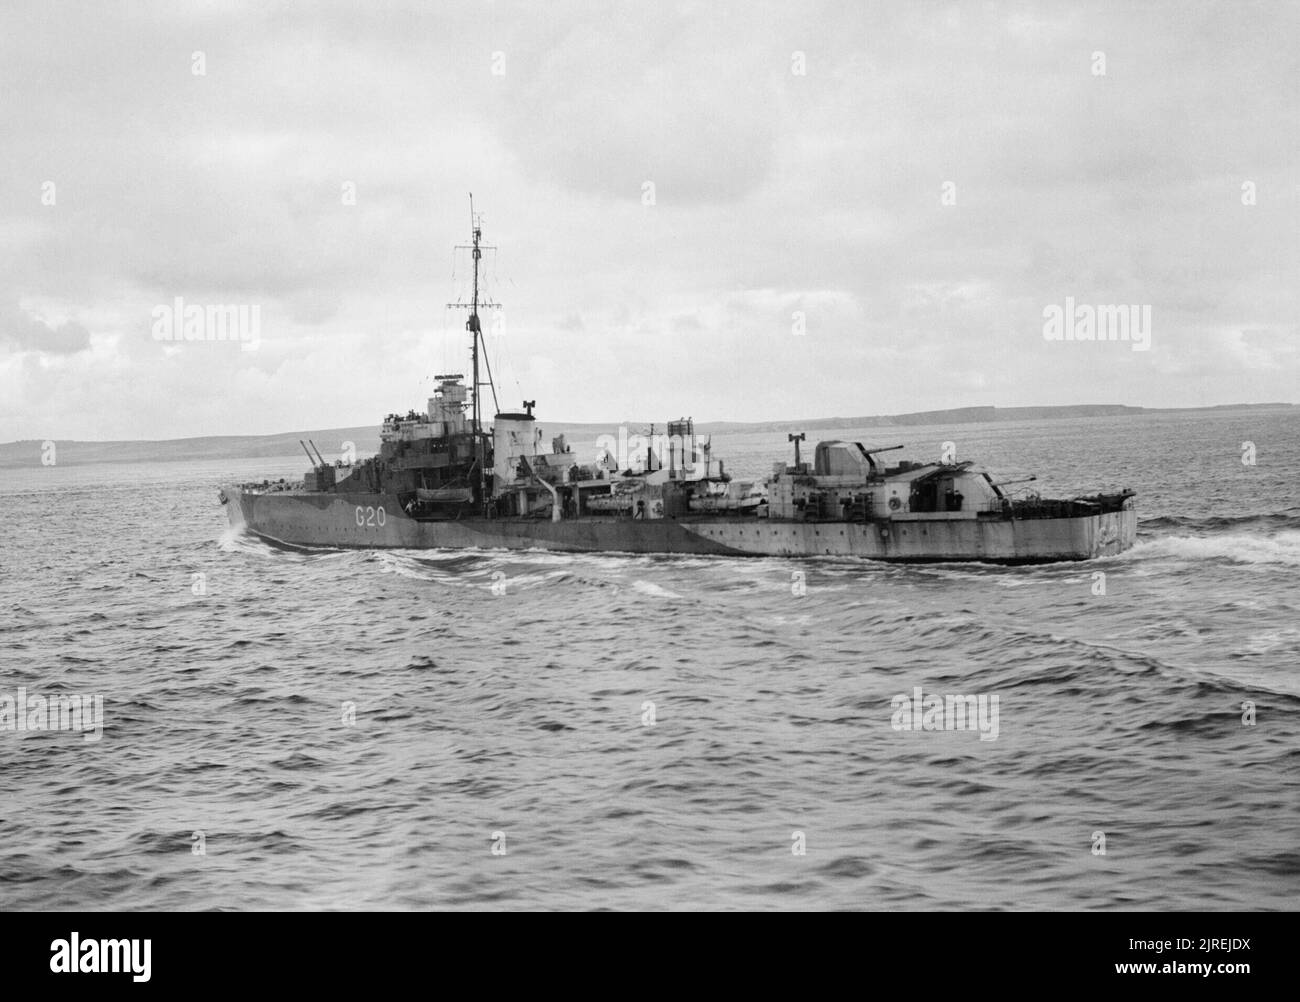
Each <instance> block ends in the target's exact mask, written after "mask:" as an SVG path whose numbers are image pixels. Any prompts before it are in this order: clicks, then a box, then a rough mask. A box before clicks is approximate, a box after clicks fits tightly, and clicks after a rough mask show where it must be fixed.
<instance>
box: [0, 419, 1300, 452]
mask: <svg viewBox="0 0 1300 1002" xmlns="http://www.w3.org/2000/svg"><path fill="white" fill-rule="evenodd" d="M1296 406H1297V405H1295V404H1288V403H1265V404H1219V405H1216V406H1211V407H1131V406H1128V405H1125V404H1066V405H1058V406H1043V407H992V406H986V407H958V408H953V409H950V410H935V411H916V412H914V413H911V414H893V415H879V414H877V415H872V416H869V417H828V418H814V419H811V420H805V421H701V422H696V424H695V431H696V433H697V434H704V435H711V434H722V433H728V432H731V433H741V432H790V431H824V430H827V429H832V428H866V427H881V428H888V427H913V426H917V425H957V424H976V423H992V422H999V421H1059V420H1065V419H1071V418H1075V419H1077V418H1096V417H1125V416H1138V415H1144V414H1171V413H1200V412H1208V411H1228V410H1290V409H1294V408H1295V407H1296ZM539 423H540V424H541V426H542V427H543V428H544V429H546V433H547V435H548V436H550V435H558V434H567V435H572V434H574V433H587V434H592V433H616V431H617V429H618V428H619V427H626V428H627V429H628V431H629V434H645V433H646V431H647V429H648V428H649V427H650V422H633V421H624V422H588V423H583V422H573V421H570V422H565V421H550V420H544V419H540V418H539ZM655 429H656V431H658V432H661V433H662V432H664V431H666V429H667V425H666V423H664V422H656V423H655ZM308 439H311V440H313V441H314V442H315V443H316V445H317V446H318V447H319V448H320V450H321V452H322V453H323V454H324V455H325V456H326V458H327V459H330V458H336V457H337V454H338V450H339V448H340V447H341V444H342V443H343V442H352V443H353V445H354V446H355V448H356V452H357V454H358V455H363V456H364V455H368V454H370V453H373V452H377V451H378V449H379V426H378V425H362V426H360V427H355V428H327V429H322V430H316V431H299V432H282V433H280V434H274V435H211V436H201V437H195V438H177V439H160V440H156V441H147V440H135V441H105V442H95V441H77V440H56V446H57V460H58V465H60V466H64V465H75V464H87V463H141V462H145V463H147V462H173V461H183V460H198V459H204V460H222V459H258V458H278V457H281V456H291V455H295V454H299V453H302V447H301V446H300V445H299V441H300V440H302V441H307V440H308ZM42 446H43V443H42V441H41V440H39V439H24V440H21V441H17V442H5V443H0V468H13V467H20V466H35V465H40V463H41V453H42ZM303 458H304V459H305V458H306V455H305V454H303Z"/></svg>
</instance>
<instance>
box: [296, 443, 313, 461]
mask: <svg viewBox="0 0 1300 1002" xmlns="http://www.w3.org/2000/svg"><path fill="white" fill-rule="evenodd" d="M298 444H299V445H301V446H302V451H303V452H305V453H307V462H309V463H311V465H312V466H315V465H316V460H315V459H313V458H312V454H311V452H310V451H309V450H308V448H307V446H306V445H303V441H302V439H298Z"/></svg>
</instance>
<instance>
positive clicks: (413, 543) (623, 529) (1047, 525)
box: [222, 487, 1137, 564]
mask: <svg viewBox="0 0 1300 1002" xmlns="http://www.w3.org/2000/svg"><path fill="white" fill-rule="evenodd" d="M222 494H223V497H225V498H226V500H227V504H226V508H227V511H228V513H229V518H230V523H231V525H232V526H234V527H235V528H237V529H241V530H246V531H248V532H251V533H253V534H254V535H257V536H259V537H261V538H263V539H266V540H269V541H271V542H275V543H282V544H288V545H292V546H305V547H329V548H362V549H372V548H391V549H510V550H528V549H541V550H556V551H561V552H576V553H603V552H621V553H685V554H716V555H721V556H794V557H801V556H848V557H861V558H864V559H869V560H887V561H900V562H926V561H981V562H988V563H1008V564H1022V563H1048V562H1056V561H1065V560H1090V559H1093V558H1095V557H1104V556H1113V555H1115V554H1117V553H1121V552H1123V551H1124V550H1126V549H1128V548H1129V547H1130V546H1132V545H1133V543H1134V541H1135V539H1136V535H1137V514H1136V512H1135V511H1134V510H1133V508H1132V506H1131V505H1130V504H1126V505H1125V506H1124V507H1123V508H1122V509H1120V510H1118V511H1112V512H1106V513H1101V514H1095V515H1086V516H1078V517H1071V518H999V517H978V518H944V517H942V516H936V517H934V518H928V519H927V518H917V517H911V518H908V519H906V520H903V519H891V520H886V521H870V522H796V521H784V520H776V519H760V518H752V517H751V518H737V517H732V518H725V517H719V516H711V515H699V516H694V515H693V516H690V517H685V518H680V519H665V518H660V519H633V518H628V517H626V516H624V517H618V516H608V517H605V516H588V517H582V518H576V519H568V520H564V521H559V522H553V521H547V520H540V519H534V518H479V517H473V518H468V517H467V518H460V519H446V520H436V521H424V520H418V519H413V518H410V517H408V516H407V515H406V514H405V512H403V511H402V509H401V506H400V505H399V504H398V502H397V499H396V498H395V497H393V496H391V495H383V494H340V493H328V492H320V493H317V492H292V491H280V492H270V493H262V492H257V491H244V490H241V489H239V488H237V487H227V488H225V489H224V490H223V492H222Z"/></svg>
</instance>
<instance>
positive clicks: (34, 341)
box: [0, 304, 90, 355]
mask: <svg viewBox="0 0 1300 1002" xmlns="http://www.w3.org/2000/svg"><path fill="white" fill-rule="evenodd" d="M0 345H5V346H7V347H9V348H10V349H11V350H14V351H34V352H45V353H47V354H51V355H70V354H74V353H76V352H79V351H85V350H86V349H87V348H89V347H90V331H88V330H86V328H85V327H83V326H82V325H81V324H79V323H77V322H76V321H75V320H65V321H64V322H63V323H59V324H51V323H47V322H46V321H44V320H42V319H41V318H40V317H34V316H32V315H31V314H29V313H27V312H26V311H25V310H23V309H21V308H20V307H19V306H17V305H16V304H15V305H14V306H12V307H6V306H0Z"/></svg>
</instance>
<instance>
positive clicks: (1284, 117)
mask: <svg viewBox="0 0 1300 1002" xmlns="http://www.w3.org/2000/svg"><path fill="white" fill-rule="evenodd" d="M1298 10H1300V5H1297V4H1296V3H1284V2H1278V3H1266V4H1260V5H1251V4H1247V3H1236V2H1234V3H1223V4H1219V5H1198V4H1190V3H1184V2H1170V3H1116V4H1113V5H1098V4H1088V3H1080V4H1076V3H1069V4H1066V3H1056V2H1043V3H1040V4H996V3H971V4H960V3H959V4H925V3H902V2H896V3H885V4H871V5H868V4H865V3H859V2H851V0H844V2H839V3H829V4H814V3H797V2H795V3H773V4H763V3H754V2H751V0H746V2H739V3H716V2H714V3H698V4H686V3H682V4H667V3H647V2H636V3H628V4H611V3H604V2H599V3H598V2H595V0H591V2H587V3H582V4H566V3H555V2H547V3H520V4H508V3H490V2H467V3H460V4H453V3H445V2H441V0H440V2H437V3H409V4H401V3H383V2H374V0H356V2H355V3H346V4H344V3H337V4H328V3H312V4H308V3H299V2H295V3H269V2H256V3H247V4H240V3H235V2H220V3H215V2H214V3H194V2H189V3H187V2H183V0H173V2H161V3H156V4H155V3H145V2H138V3H121V4H113V3H103V4H85V3H74V4H62V3H54V2H50V0H36V2H30V3H28V2H17V3H15V2H13V0H6V3H5V5H4V7H3V10H2V11H0V441H7V440H13V439H20V438H37V439H44V438H55V439H57V438H81V439H114V438H165V437H180V436H189V435H208V434H261V433H271V432H279V431H287V430H293V429H301V428H317V427H336V426H351V425H360V424H373V423H377V422H378V421H379V419H380V418H381V417H382V416H383V415H384V414H386V413H388V412H390V411H394V410H399V409H400V410H402V411H405V410H406V409H407V408H409V407H420V406H422V405H423V402H424V400H425V398H426V397H427V396H428V395H429V393H430V391H431V388H432V382H431V377H432V376H433V375H434V374H435V373H439V372H443V371H446V370H447V369H449V368H450V369H454V370H457V371H468V370H467V366H468V360H467V358H466V356H467V350H466V349H467V338H466V335H465V334H464V331H463V324H464V319H465V318H464V315H463V314H462V313H456V312H453V311H449V310H447V309H446V304H447V303H448V302H450V301H452V300H455V299H456V298H457V297H458V296H461V295H465V294H466V293H467V275H468V270H469V260H468V257H466V256H463V255H462V256H461V257H460V258H459V259H457V258H455V256H454V254H453V250H452V248H453V245H455V244H458V243H459V244H463V243H465V242H466V241H467V238H468V236H469V232H468V231H469V205H468V193H469V192H470V191H472V192H473V193H474V202H475V208H476V209H477V210H479V211H480V212H482V214H483V226H484V238H485V240H486V241H488V242H489V243H491V244H494V245H496V246H498V247H499V250H498V251H496V252H494V253H489V254H488V256H487V258H486V259H485V265H486V266H487V267H486V274H485V282H486V288H487V292H488V294H490V295H491V296H492V297H494V298H496V299H498V300H499V301H501V302H502V303H504V304H505V309H504V311H503V316H504V324H503V329H502V330H501V331H500V332H498V333H492V334H490V335H489V338H488V344H489V351H490V353H491V357H492V361H493V365H494V368H495V371H496V375H497V377H498V386H499V390H500V394H501V403H502V406H503V407H505V406H509V407H517V406H518V404H519V401H520V400H521V399H522V398H523V397H525V396H526V397H527V398H528V399H530V400H531V399H536V400H537V401H538V413H539V415H541V416H542V417H544V418H546V419H547V420H550V421H552V422H554V421H560V420H565V421H614V422H616V421H619V420H622V419H635V420H664V419H667V418H675V417H677V416H678V415H684V414H691V415H694V416H695V418H696V419H697V420H727V419H734V420H763V419H798V418H812V417H820V416H832V415H860V414H888V413H899V412H905V411H914V410H925V409H932V408H944V407H958V406H971V405H983V404H995V405H998V406H1016V405H1033V404H1057V403H1125V404H1135V405H1144V406H1196V405H1203V404H1221V403H1231V402H1263V401H1273V400H1285V401H1295V400H1296V398H1297V394H1296V387H1297V385H1298V384H1300V379H1298V378H1297V377H1298V376H1300V350H1298V341H1297V316H1300V310H1298V309H1297V305H1298V304H1297V289H1298V288H1300V282H1298V281H1297V278H1298V277H1300V252H1298V249H1297V248H1298V244H1300V213H1298V212H1297V198H1298V191H1297V166H1298V160H1300V157H1298V155H1297V148H1298V146H1300V142H1298V140H1300V130H1298V128H1297V120H1298V119H1297V115H1298V113H1297V98H1298V97H1300V93H1298V92H1300V85H1298V84H1297V81H1298V80H1300V67H1298V65H1297V62H1298V60H1297V52H1300V32H1298V31H1297V25H1298V16H1297V11H1298ZM196 53H200V54H201V56H196ZM1098 53H1100V54H1103V58H1104V66H1103V65H1102V64H1101V63H1100V62H1099V61H1098V59H1097V55H1096V54H1098ZM196 69H201V70H203V72H202V73H197V72H196ZM1099 69H1104V73H1099V72H1098V70H1099ZM800 70H802V71H803V72H799V71H800ZM647 182H650V183H652V184H653V189H652V193H653V204H646V203H647V202H648V201H650V198H649V195H648V192H650V191H651V189H649V188H648V187H647ZM349 184H350V185H352V186H354V190H355V204H354V205H353V204H346V202H347V201H348V200H347V199H346V198H345V191H346V189H345V186H346V185H349ZM945 185H949V187H945ZM945 193H946V194H947V198H946V199H945ZM954 198H955V204H945V201H947V202H953V201H954ZM1251 202H1253V203H1254V204H1249V203H1251ZM51 203H52V204H51ZM176 297H182V298H183V299H184V301H185V302H186V303H190V304H206V305H212V304H231V305H246V306H254V305H255V306H258V307H259V308H260V316H261V325H260V338H259V343H258V346H257V348H256V350H251V351H250V350H241V348H240V346H239V345H237V344H233V343H229V342H184V343H179V344H177V343H166V342H163V341H159V340H158V339H156V338H155V336H154V331H153V324H154V314H153V311H154V309H155V307H158V306H160V305H163V304H171V303H173V302H174V300H175V298H176ZM1066 297H1072V298H1073V300H1074V301H1075V303H1078V304H1092V305H1111V304H1134V305H1146V306H1150V308H1151V317H1152V320H1151V345H1150V350H1148V351H1134V350H1132V348H1133V345H1132V344H1131V343H1124V342H1113V343H1110V342H1108V343H1089V342H1054V341H1047V340H1045V338H1044V334H1043V331H1044V311H1045V309H1047V308H1048V307H1050V306H1052V305H1054V304H1055V305H1060V306H1062V307H1063V306H1064V305H1065V300H1066ZM797 314H801V315H802V317H803V321H802V322H803V325H804V329H805V331H806V333H804V334H802V335H800V334H798V333H796V328H797V326H798V324H799V321H798V319H797V317H796V315H797ZM485 320H486V318H485Z"/></svg>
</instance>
